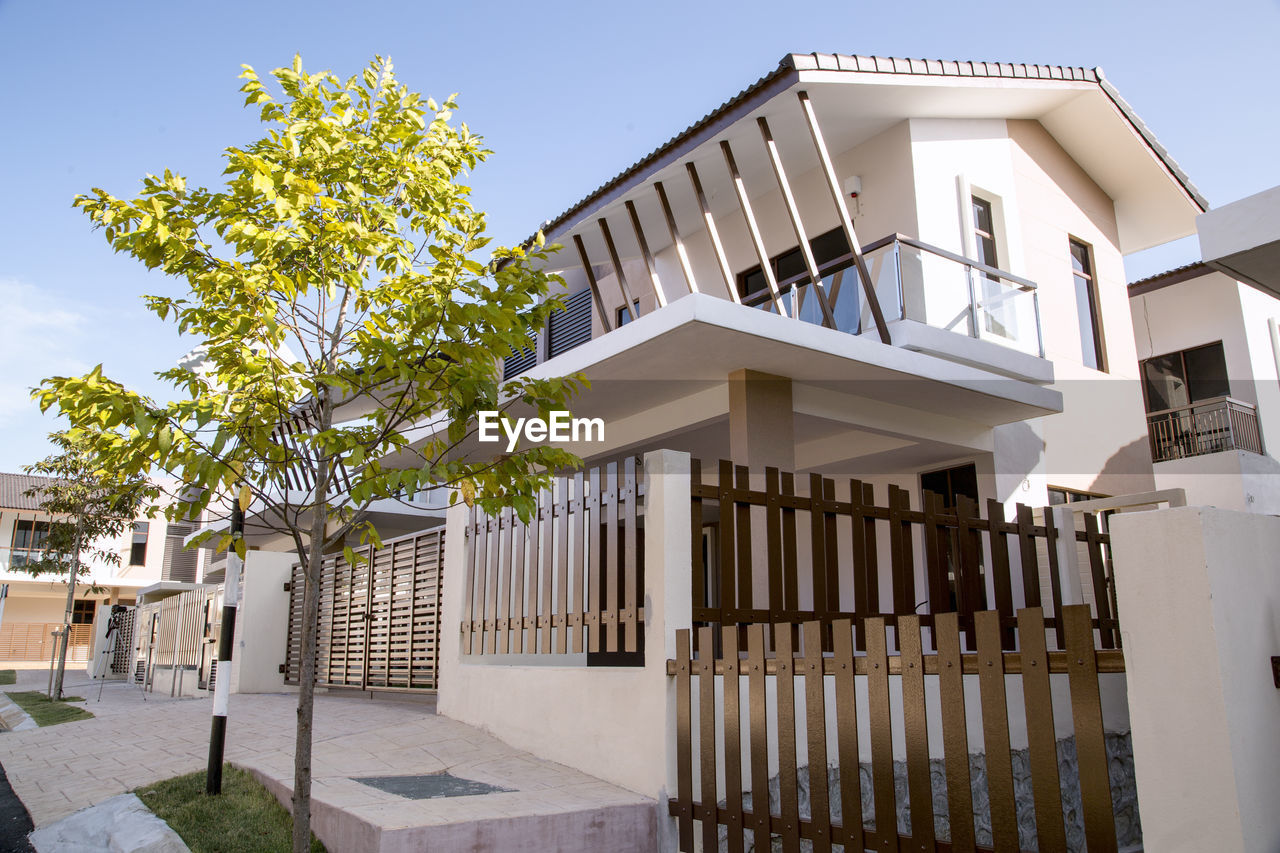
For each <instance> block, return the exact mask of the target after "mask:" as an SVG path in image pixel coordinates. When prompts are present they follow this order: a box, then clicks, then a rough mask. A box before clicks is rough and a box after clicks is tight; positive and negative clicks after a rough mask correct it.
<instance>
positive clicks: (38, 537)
mask: <svg viewBox="0 0 1280 853" xmlns="http://www.w3.org/2000/svg"><path fill="white" fill-rule="evenodd" d="M48 538H49V522H47V521H35V520H33V519H29V518H27V519H24V518H20V519H18V520H17V521H15V522H14V523H13V542H12V545H13V547H12V550H11V552H10V561H11V565H13V566H25V565H26V564H27V563H32V562H35V561H37V560H39V559H41V558H42V557H43V556H44V554H43V551H44V548H45V542H46V540H47V539H48Z"/></svg>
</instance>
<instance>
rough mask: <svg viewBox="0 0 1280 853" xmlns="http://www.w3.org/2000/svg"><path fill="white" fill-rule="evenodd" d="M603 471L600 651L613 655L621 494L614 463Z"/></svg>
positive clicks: (618, 587) (618, 599) (618, 596)
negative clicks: (602, 637) (602, 580)
mask: <svg viewBox="0 0 1280 853" xmlns="http://www.w3.org/2000/svg"><path fill="white" fill-rule="evenodd" d="M605 471H606V479H607V480H608V483H609V490H608V492H606V494H605V499H606V501H607V507H606V510H605V536H604V547H605V557H604V575H605V577H604V598H605V606H604V613H603V614H602V615H601V617H600V621H601V622H602V623H603V624H604V632H605V633H604V650H605V651H606V652H616V651H618V639H619V638H618V634H619V629H620V628H621V625H620V624H619V623H618V611H619V610H620V608H619V606H618V605H619V603H620V602H621V601H622V578H621V577H620V576H619V572H620V570H621V565H620V563H621V562H622V553H621V551H620V549H619V539H618V536H619V534H620V530H619V525H620V524H621V518H620V509H621V507H620V506H619V505H618V501H619V496H620V492H621V491H622V483H621V480H620V478H619V473H618V463H617V462H610V463H608V465H606V466H605ZM699 636H701V634H699Z"/></svg>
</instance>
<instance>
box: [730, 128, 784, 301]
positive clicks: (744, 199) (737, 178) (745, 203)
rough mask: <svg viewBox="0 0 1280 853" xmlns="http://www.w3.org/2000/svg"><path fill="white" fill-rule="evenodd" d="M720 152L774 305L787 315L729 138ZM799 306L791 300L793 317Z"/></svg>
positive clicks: (776, 278)
mask: <svg viewBox="0 0 1280 853" xmlns="http://www.w3.org/2000/svg"><path fill="white" fill-rule="evenodd" d="M720 153H721V154H723V155H724V164H725V167H726V168H728V170H729V182H730V183H731V184H733V191H734V193H735V194H736V195H737V196H738V209H739V210H741V211H742V219H743V221H744V222H746V224H747V234H748V236H750V237H751V246H752V248H754V249H755V250H756V260H757V261H759V262H760V272H761V274H763V275H764V280H765V284H767V285H768V286H769V294H770V295H771V296H772V297H773V304H774V306H775V307H776V308H777V309H778V313H779V314H780V315H782V316H783V317H785V316H787V309H786V306H785V305H783V304H782V293H781V291H779V290H778V277H777V276H776V275H774V272H773V265H772V264H771V263H770V262H769V250H768V249H767V248H765V245H764V237H763V236H761V234H760V226H759V224H758V223H757V222H756V214H755V211H754V210H753V209H752V207H751V196H750V194H749V193H748V192H747V185H746V183H745V182H744V181H743V180H742V175H740V174H739V173H738V164H737V162H736V161H735V160H734V158H733V148H732V147H731V146H730V145H729V141H728V140H727V139H722V140H720ZM799 308H800V300H799V299H794V298H793V299H792V301H791V309H792V311H791V316H792V317H793V318H797V319H798V318H799V317H800V311H799Z"/></svg>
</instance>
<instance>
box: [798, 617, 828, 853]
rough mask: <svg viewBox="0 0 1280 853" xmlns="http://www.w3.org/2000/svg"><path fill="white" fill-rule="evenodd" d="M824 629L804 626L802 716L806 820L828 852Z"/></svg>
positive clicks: (816, 841)
mask: <svg viewBox="0 0 1280 853" xmlns="http://www.w3.org/2000/svg"><path fill="white" fill-rule="evenodd" d="M824 633H825V631H824V626H823V623H821V622H817V621H814V622H806V623H805V625H804V664H803V665H804V713H805V732H806V734H807V735H808V739H809V744H808V755H807V760H808V763H809V821H810V827H811V829H812V838H811V841H812V842H813V849H814V851H817V853H821V851H829V850H830V849H831V800H830V794H829V792H828V790H827V710H826V704H825V700H826V690H825V687H824V682H825V681H826V678H825V676H824V673H823V662H822V640H823V634H824Z"/></svg>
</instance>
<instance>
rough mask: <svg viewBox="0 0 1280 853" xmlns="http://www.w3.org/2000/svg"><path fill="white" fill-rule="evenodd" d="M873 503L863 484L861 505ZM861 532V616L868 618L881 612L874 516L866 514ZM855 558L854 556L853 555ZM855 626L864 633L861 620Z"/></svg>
mask: <svg viewBox="0 0 1280 853" xmlns="http://www.w3.org/2000/svg"><path fill="white" fill-rule="evenodd" d="M875 502H876V493H875V488H874V487H873V486H872V485H871V484H870V483H863V484H862V503H863V505H864V506H865V507H874V506H875ZM862 530H863V533H862V542H863V547H864V548H865V549H866V550H865V552H864V553H865V557H864V559H865V563H864V566H865V571H866V579H867V606H866V608H865V609H864V610H863V611H862V615H864V616H870V615H873V614H877V613H880V612H881V610H880V572H879V571H878V566H879V565H880V559H879V557H880V551H879V549H878V546H877V545H876V519H875V516H874V515H872V514H870V513H867V514H866V515H864V516H863V518H862ZM855 557H856V554H855ZM857 624H858V625H859V626H860V630H862V631H863V633H865V629H864V628H863V627H862V626H863V624H864V623H863V622H862V620H859V621H858V623H857ZM858 639H859V642H860V645H859V648H861V649H865V648H866V647H867V646H866V638H865V637H864V636H863V634H862V633H860V634H859V636H858Z"/></svg>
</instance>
